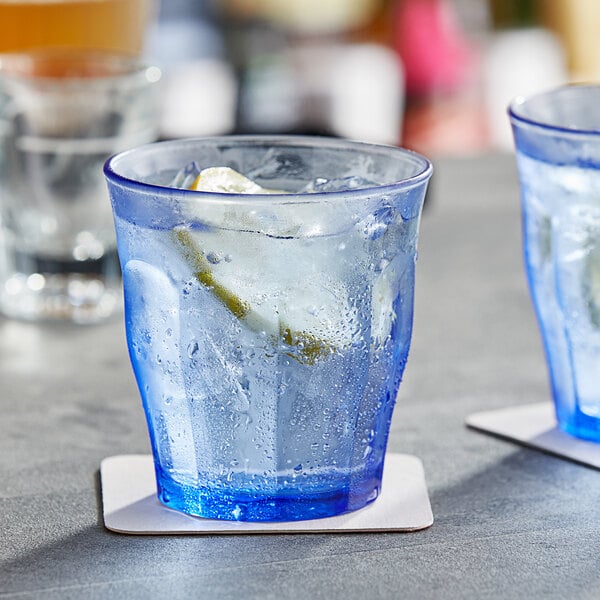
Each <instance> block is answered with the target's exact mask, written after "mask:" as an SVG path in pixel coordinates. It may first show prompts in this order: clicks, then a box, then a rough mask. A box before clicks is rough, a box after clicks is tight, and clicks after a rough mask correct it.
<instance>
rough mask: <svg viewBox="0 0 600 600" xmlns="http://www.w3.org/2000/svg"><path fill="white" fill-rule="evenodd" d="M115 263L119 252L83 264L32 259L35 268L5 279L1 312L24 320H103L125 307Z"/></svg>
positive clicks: (83, 322) (11, 274)
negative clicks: (122, 306) (122, 305)
mask: <svg viewBox="0 0 600 600" xmlns="http://www.w3.org/2000/svg"><path fill="white" fill-rule="evenodd" d="M116 260H117V259H116V253H111V254H109V255H106V256H105V257H103V258H102V259H99V260H94V261H81V263H74V262H72V261H71V262H65V261H60V260H53V259H48V258H44V259H33V258H31V259H29V264H28V266H29V267H33V268H28V269H15V270H14V271H13V272H12V273H10V274H9V276H8V277H7V278H6V279H5V280H4V282H3V285H2V287H1V288H0V311H1V312H2V313H3V314H4V315H5V316H7V317H10V318H13V319H20V320H25V321H36V322H37V321H50V322H52V321H70V322H73V323H79V324H93V323H99V322H101V321H104V320H106V319H108V318H109V317H111V316H112V315H113V314H115V313H116V312H118V311H119V310H120V309H121V304H122V300H121V298H122V291H121V279H120V276H119V270H118V263H117V262H116ZM19 266H20V265H19ZM70 267H73V268H70Z"/></svg>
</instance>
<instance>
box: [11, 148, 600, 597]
mask: <svg viewBox="0 0 600 600" xmlns="http://www.w3.org/2000/svg"><path fill="white" fill-rule="evenodd" d="M435 166H436V173H435V175H434V179H433V182H432V187H431V194H430V197H429V201H428V205H427V208H426V211H425V214H424V217H423V221H422V229H421V240H420V256H419V262H418V273H417V279H418V281H417V293H416V309H415V310H416V312H415V329H414V338H413V348H412V352H411V356H410V359H409V362H408V367H407V371H406V374H405V380H404V382H403V385H402V388H401V391H400V395H399V401H398V405H397V409H396V412H395V415H394V422H393V429H392V432H391V435H390V440H389V448H390V449H391V450H393V451H396V452H406V453H412V454H415V455H417V456H419V457H420V458H421V459H422V460H423V462H424V465H425V469H426V475H427V481H428V485H429V491H430V496H431V502H432V507H433V512H434V516H435V523H434V525H433V526H432V527H431V528H430V529H428V530H425V531H422V532H416V533H411V534H389V533H379V534H340V535H323V534H313V535H305V534H297V535H281V536H279V535H256V536H241V537H238V536H222V537H219V536H207V537H200V536H198V537H194V536H184V537H176V536H171V537H169V536H165V537H160V536H150V537H139V536H127V535H119V534H115V533H111V532H109V531H107V530H106V529H105V528H104V527H103V522H102V513H101V500H100V492H99V477H98V467H99V464H100V461H101V459H102V458H104V457H105V456H110V455H114V454H121V453H125V454H128V453H145V452H148V449H149V446H148V441H147V436H146V432H145V425H144V418H143V414H142V410H141V407H140V403H139V400H138V397H137V393H136V389H135V385H134V381H133V376H132V374H131V371H130V367H129V363H128V358H127V352H126V348H125V343H124V334H123V327H122V324H121V321H120V320H116V321H115V322H113V323H110V324H108V325H103V326H100V327H90V328H77V327H67V328H63V327H50V326H36V325H31V324H23V323H16V322H10V321H0V561H1V562H0V599H4V598H44V599H46V598H47V599H53V598H77V599H79V598H110V599H121V598H123V599H131V598H133V599H135V598H161V599H167V598H228V599H253V598H261V599H262V598H264V599H271V598H272V599H280V598H294V599H326V600H332V599H337V598H343V599H344V600H350V599H352V598H467V599H471V598H472V599H486V598H502V599H513V598H514V599H517V598H518V599H522V598H543V599H547V598H548V599H554V598H556V599H558V598H560V599H567V598H568V599H577V598H589V599H595V600H597V599H598V598H600V568H599V567H600V473H599V472H598V471H595V470H593V469H590V468H586V467H583V466H579V465H577V464H573V463H570V462H567V461H565V460H561V459H558V458H553V457H551V456H548V455H545V454H543V453H541V452H538V451H535V450H530V449H525V448H522V447H519V446H517V445H515V444H512V443H509V442H506V441H502V440H499V439H497V438H493V437H491V436H487V435H484V434H481V433H477V432H475V431H472V430H469V429H467V428H465V426H464V419H465V417H466V416H467V415H468V414H470V413H472V412H475V411H479V410H485V409H493V408H499V407H504V406H511V405H517V404H524V403H530V402H539V401H543V400H545V399H547V398H548V395H549V390H548V383H547V380H546V372H545V365H544V359H543V354H542V349H541V344H540V341H539V337H538V332H537V328H536V324H535V321H534V316H533V311H532V309H531V306H530V303H529V298H528V295H527V290H526V285H525V277H524V274H523V269H522V265H521V242H520V223H519V218H520V216H519V200H518V188H517V183H516V176H515V169H514V165H513V158H512V157H511V156H502V155H491V156H486V157H483V158H478V159H473V160H440V161H437V164H436V165H435Z"/></svg>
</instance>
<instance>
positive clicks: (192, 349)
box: [187, 340, 200, 358]
mask: <svg viewBox="0 0 600 600" xmlns="http://www.w3.org/2000/svg"><path fill="white" fill-rule="evenodd" d="M199 349H200V347H199V346H198V342H197V341H196V340H194V341H193V342H190V344H189V346H188V349H187V353H188V356H189V357H190V358H195V357H196V356H197V355H198V350H199Z"/></svg>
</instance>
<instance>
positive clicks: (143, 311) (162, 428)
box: [123, 260, 202, 477]
mask: <svg viewBox="0 0 600 600" xmlns="http://www.w3.org/2000/svg"><path fill="white" fill-rule="evenodd" d="M123 282H124V288H125V304H126V307H127V312H126V318H127V330H128V335H129V339H130V350H131V358H132V362H133V363H134V366H135V373H136V376H137V379H138V385H139V387H140V391H141V393H142V396H143V397H144V400H145V409H146V411H147V413H148V418H149V420H150V421H151V422H152V424H153V429H154V431H155V436H154V443H155V446H156V449H157V451H158V453H159V455H160V457H161V463H162V464H163V466H170V467H171V468H172V469H173V470H174V471H177V472H178V473H184V474H187V475H188V476H190V477H193V476H195V474H196V472H197V470H196V453H195V450H194V427H195V428H197V427H199V426H201V425H202V424H201V423H195V424H194V425H192V423H191V418H190V413H189V407H188V400H187V395H186V389H185V382H184V375H183V371H182V366H181V354H180V352H181V349H180V347H179V344H180V326H179V315H178V308H177V307H178V306H179V297H178V291H177V290H176V289H175V288H174V287H173V286H172V285H171V282H170V281H169V278H168V277H167V276H166V275H165V274H164V273H162V272H161V271H159V270H158V269H157V268H156V267H153V266H151V265H149V264H147V263H145V262H143V261H140V260H130V261H128V262H127V264H126V265H125V269H124V271H123Z"/></svg>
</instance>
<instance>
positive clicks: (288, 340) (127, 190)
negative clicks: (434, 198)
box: [105, 136, 431, 521]
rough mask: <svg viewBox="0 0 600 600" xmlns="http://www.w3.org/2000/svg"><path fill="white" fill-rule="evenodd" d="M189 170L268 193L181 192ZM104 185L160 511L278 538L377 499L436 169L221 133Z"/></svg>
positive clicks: (146, 158)
mask: <svg viewBox="0 0 600 600" xmlns="http://www.w3.org/2000/svg"><path fill="white" fill-rule="evenodd" d="M186 165H187V169H188V171H189V172H195V171H197V170H198V169H202V168H205V167H209V166H229V167H232V168H235V169H236V170H237V171H239V172H241V173H243V174H245V175H246V176H248V177H250V178H251V179H253V180H254V181H256V182H257V183H259V184H260V185H262V186H264V187H266V188H270V189H271V190H272V191H273V190H280V191H279V192H277V191H275V192H274V193H270V194H258V195H243V194H224V193H209V192H197V191H190V190H189V189H176V188H175V187H174V186H173V183H172V182H173V181H174V178H175V180H179V181H184V180H185V177H182V176H181V175H179V176H177V175H176V173H177V172H178V171H179V170H180V169H181V168H182V167H185V166H186ZM105 173H106V176H107V179H108V185H109V189H110V195H111V199H112V205H113V211H114V216H115V225H116V231H117V241H118V248H119V257H120V260H121V266H122V271H123V282H124V289H125V319H126V329H127V339H128V344H129V352H130V356H131V361H132V364H133V369H134V371H135V375H136V378H137V382H138V386H139V390H140V393H141V396H142V400H143V404H144V408H145V412H146V417H147V422H148V428H149V432H150V438H151V444H152V450H153V454H154V461H155V467H156V476H157V483H158V495H159V498H160V499H161V501H162V502H163V503H164V504H165V505H167V506H169V507H171V508H174V509H177V510H181V511H183V512H186V513H189V514H193V515H199V516H202V517H210V518H217V519H229V520H249V521H286V520H297V519H313V518H319V517H325V516H330V515H335V514H338V513H342V512H345V511H351V510H355V509H358V508H361V507H363V506H365V505H366V504H368V503H369V502H372V501H373V500H375V499H376V498H377V496H378V494H379V492H380V487H381V475H382V470H383V462H384V455H385V449H386V443H387V437H388V431H389V427H390V421H391V418H392V410H393V407H394V403H395V400H396V393H397V391H398V386H399V384H400V379H401V376H402V372H403V370H404V366H405V364H406V360H407V355H408V349H409V344H410V338H411V330H412V317H413V292H414V267H415V257H416V245H417V232H418V225H419V218H420V214H421V207H422V202H423V196H424V193H425V188H426V185H427V181H428V179H429V177H430V174H431V165H430V163H429V162H428V161H427V160H426V159H424V158H422V157H421V156H418V155H416V154H413V153H410V152H408V151H406V150H402V149H399V148H395V147H386V146H376V145H368V144H361V143H356V142H354V143H353V142H348V141H341V140H334V139H326V138H304V137H297V138H295V137H287V138H286V137H261V136H256V137H252V136H250V137H245V136H240V137H235V136H232V137H222V138H207V139H199V140H185V141H173V142H162V143H158V144H150V145H147V146H144V147H141V148H138V149H134V150H131V151H128V152H124V153H122V154H120V155H118V156H116V157H114V158H112V159H111V160H110V161H109V162H108V163H107V164H106V167H105ZM185 174H186V171H184V172H183V175H185ZM188 179H189V177H188ZM284 191H285V192H284Z"/></svg>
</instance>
